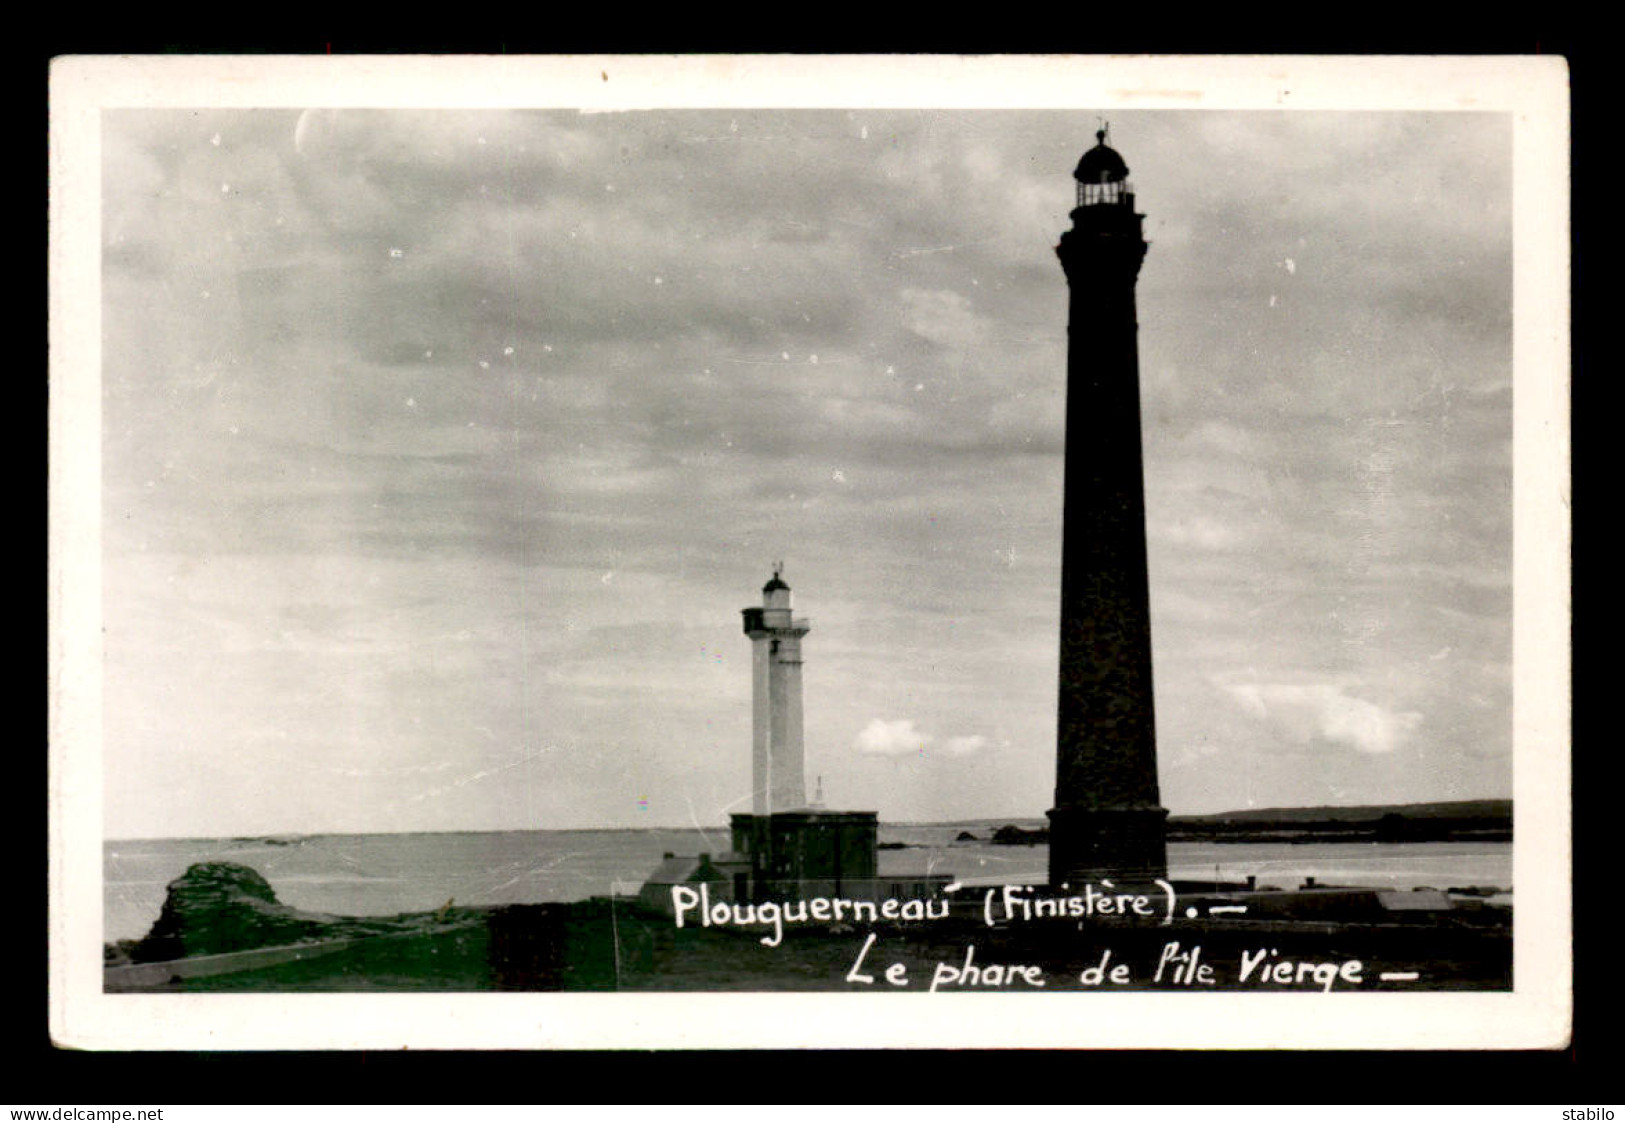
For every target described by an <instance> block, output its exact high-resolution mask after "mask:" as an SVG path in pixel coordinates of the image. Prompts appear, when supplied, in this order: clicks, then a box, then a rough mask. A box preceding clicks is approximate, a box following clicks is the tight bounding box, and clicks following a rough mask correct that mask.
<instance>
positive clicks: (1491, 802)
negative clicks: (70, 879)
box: [105, 799, 1512, 849]
mask: <svg viewBox="0 0 1625 1123" xmlns="http://www.w3.org/2000/svg"><path fill="white" fill-rule="evenodd" d="M880 825H881V830H882V833H884V832H885V830H886V829H887V828H895V829H903V830H906V829H910V828H924V827H960V828H963V829H965V830H967V831H968V832H970V833H971V834H973V835H975V836H976V837H977V838H978V839H979V840H983V841H989V842H999V841H1001V840H1000V839H997V838H995V837H994V836H995V835H996V834H997V833H998V832H999V831H1000V830H1002V829H1005V828H1009V831H1010V832H1012V833H1007V834H1006V836H1005V838H1006V840H1010V841H1017V842H1022V843H1025V842H1028V841H1031V842H1033V843H1038V842H1044V841H1046V840H1047V838H1048V825H1047V823H1046V822H1045V820H1044V819H1042V818H1039V817H1024V816H1010V817H988V818H978V819H941V820H930V821H924V822H910V821H904V820H883V821H882V822H881V824H880ZM688 829H691V828H690V827H688V826H679V827H670V826H667V827H490V828H478V827H459V828H449V829H440V830H406V831H312V832H310V833H308V834H300V833H295V832H273V833H266V834H254V835H233V836H214V835H196V836H192V835H187V836H179V837H173V838H117V839H112V838H110V839H107V840H105V841H107V842H110V843H113V842H117V843H134V842H221V841H230V842H234V843H239V844H243V845H260V846H297V845H298V844H300V843H301V842H304V841H307V840H314V839H320V838H345V837H350V836H362V835H382V834H399V835H485V834H528V833H531V832H533V831H549V832H553V833H558V834H568V833H571V832H582V833H588V832H590V833H593V834H608V833H616V834H647V833H657V832H668V831H681V830H688ZM704 829H706V830H715V831H718V832H722V833H726V831H727V828H726V827H725V826H722V825H716V826H711V827H706V828H704ZM1014 832H1019V834H1018V833H1014ZM1168 840H1169V841H1170V842H1361V841H1373V842H1511V841H1512V801H1511V800H1510V799H1464V800H1452V801H1445V802H1434V803H1378V804H1359V805H1354V806H1316V807H1266V808H1256V809H1248V810H1244V811H1219V812H1214V813H1210V814H1205V815H1170V816H1169V818H1168ZM902 845H908V844H902ZM898 846H899V844H897V843H895V842H893V843H891V844H890V845H889V848H893V849H895V848H898Z"/></svg>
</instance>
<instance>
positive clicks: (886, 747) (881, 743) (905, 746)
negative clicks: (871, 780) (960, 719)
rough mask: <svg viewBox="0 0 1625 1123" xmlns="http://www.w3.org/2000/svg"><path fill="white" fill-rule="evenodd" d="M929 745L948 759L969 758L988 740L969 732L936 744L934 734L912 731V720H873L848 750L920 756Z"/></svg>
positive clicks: (881, 754)
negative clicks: (935, 746)
mask: <svg viewBox="0 0 1625 1123" xmlns="http://www.w3.org/2000/svg"><path fill="white" fill-rule="evenodd" d="M932 745H937V746H938V747H939V748H940V749H941V751H942V752H944V753H946V754H948V755H949V756H970V755H972V754H974V753H979V752H981V751H982V750H983V749H985V748H987V746H988V739H987V738H986V737H984V736H982V735H981V734H980V733H972V734H968V735H964V736H959V737H945V738H942V739H941V740H940V741H939V739H938V738H937V736H936V735H935V734H933V733H927V732H926V731H925V730H923V729H916V728H914V720H913V719H912V718H898V719H897V720H895V721H887V720H885V719H884V718H878V717H877V718H875V719H874V720H873V721H871V722H870V723H869V724H868V725H866V726H865V727H864V729H863V732H861V733H859V734H858V736H857V740H855V741H854V742H853V744H852V747H853V748H855V749H857V751H858V752H860V753H868V754H870V755H871V756H907V755H909V754H910V753H920V754H922V755H923V754H924V752H925V750H926V749H927V748H929V747H931V746H932Z"/></svg>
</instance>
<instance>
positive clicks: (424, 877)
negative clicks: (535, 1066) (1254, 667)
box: [102, 823, 1512, 942]
mask: <svg viewBox="0 0 1625 1123" xmlns="http://www.w3.org/2000/svg"><path fill="white" fill-rule="evenodd" d="M1031 825H1037V824H1036V823H1035V824H1031ZM991 831H992V828H991V827H990V826H989V825H988V824H986V823H962V824H961V823H949V824H932V825H928V826H914V825H903V824H899V825H886V824H882V825H881V828H880V842H881V845H882V846H883V847H886V848H885V849H882V850H881V852H880V856H879V860H880V871H879V872H880V874H881V876H903V875H906V874H911V873H947V874H950V875H952V876H954V877H955V878H957V879H958V880H959V881H961V882H962V883H964V884H967V885H985V884H1006V883H1009V884H1036V885H1041V884H1043V882H1044V880H1045V878H1046V876H1047V872H1046V871H1047V866H1048V862H1049V852H1048V848H1047V847H1046V846H1044V845H1043V844H1038V845H1034V846H996V845H993V844H991V843H989V842H986V841H982V840H985V839H986V838H987V837H988V835H989V834H990V833H991ZM961 833H970V834H973V835H975V836H976V838H977V841H971V840H960V837H959V836H960V835H961ZM728 847H729V840H728V833H727V831H726V830H725V829H723V828H720V827H719V828H717V829H715V830H595V831H586V830H584V831H469V832H436V833H422V834H328V835H300V836H294V835H290V836H281V837H259V838H229V839H220V838H216V839H141V840H128V841H108V842H105V843H104V845H103V871H104V874H103V909H104V911H103V920H102V924H103V932H104V933H105V935H104V939H105V940H107V941H109V942H111V941H113V940H124V939H139V938H140V937H142V936H144V935H145V934H146V933H147V930H148V929H149V928H151V927H152V924H153V922H154V921H155V920H157V919H158V913H159V911H160V910H161V909H162V907H163V903H164V895H165V887H166V886H167V885H168V884H169V882H171V881H173V880H174V879H175V878H177V877H179V876H180V875H181V874H182V873H184V872H185V871H186V869H187V867H188V866H190V865H192V864H193V863H195V862H209V861H214V862H236V863H238V864H240V865H245V866H250V867H252V868H253V869H255V870H258V871H259V872H260V874H262V875H263V876H264V877H265V878H266V880H267V881H269V882H270V883H271V887H272V889H274V890H275V891H276V894H277V899H278V900H280V901H281V902H283V903H284V904H287V905H291V906H293V907H294V908H298V909H302V910H305V911H308V912H318V913H329V914H336V915H340V916H391V915H394V914H397V913H403V912H424V911H428V910H431V909H437V908H440V907H441V906H442V905H445V904H446V903H447V902H455V903H456V904H459V905H509V904H539V903H543V902H548V901H574V900H583V899H585V898H588V897H602V896H609V895H611V894H616V893H622V894H632V893H636V892H637V891H638V888H639V887H640V886H641V885H642V883H643V880H644V879H645V878H646V877H648V875H649V874H650V873H652V872H653V871H654V869H655V867H657V866H658V865H659V864H660V862H661V860H662V858H663V857H664V855H665V854H666V853H667V852H670V853H674V854H701V853H712V854H720V853H722V852H724V851H726V850H727V849H728ZM1168 867H1169V868H1168V873H1169V877H1170V879H1173V880H1179V881H1202V880H1207V879H1209V878H1211V879H1213V880H1217V881H1240V880H1243V879H1245V878H1246V877H1247V876H1248V875H1252V876H1255V877H1257V878H1258V884H1259V885H1261V886H1268V885H1274V886H1278V887H1280V888H1283V889H1285V888H1296V887H1297V886H1299V885H1301V884H1302V882H1303V879H1304V878H1306V877H1313V878H1315V879H1316V881H1317V882H1319V883H1320V884H1323V885H1327V884H1330V885H1372V886H1378V887H1383V888H1394V889H1412V888H1416V887H1418V886H1432V887H1434V888H1437V889H1447V888H1450V887H1453V886H1468V885H1472V886H1484V887H1494V888H1496V889H1499V890H1501V891H1502V892H1503V893H1504V894H1506V895H1508V896H1510V894H1511V890H1512V844H1511V843H1506V842H1415V843H1386V842H1383V843H1379V842H1330V843H1327V842H1320V843H1309V844H1288V843H1272V842H1255V843H1215V842H1171V843H1169V844H1168Z"/></svg>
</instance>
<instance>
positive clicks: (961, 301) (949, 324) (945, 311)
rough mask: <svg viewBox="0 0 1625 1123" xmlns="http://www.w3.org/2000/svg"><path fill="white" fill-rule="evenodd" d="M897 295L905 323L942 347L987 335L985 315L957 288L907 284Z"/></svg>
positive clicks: (961, 344)
mask: <svg viewBox="0 0 1625 1123" xmlns="http://www.w3.org/2000/svg"><path fill="white" fill-rule="evenodd" d="M897 295H898V296H899V297H900V298H901V299H902V301H903V304H904V306H905V309H906V311H905V312H904V315H903V326H904V327H906V328H908V330H909V331H911V332H913V333H914V334H915V335H918V336H919V337H920V338H922V339H926V340H929V341H930V342H932V343H935V344H936V345H937V346H939V347H969V346H972V345H973V344H977V343H981V342H982V341H983V340H985V339H986V338H987V337H988V334H989V331H990V327H989V324H988V321H987V320H986V318H985V317H983V316H981V315H979V314H977V312H976V310H975V309H974V308H972V307H971V302H970V301H969V300H968V299H967V298H966V297H964V296H961V295H960V294H959V293H957V292H950V291H947V290H936V289H931V290H927V289H915V288H906V289H903V290H902V291H901V292H899V293H898V294H897Z"/></svg>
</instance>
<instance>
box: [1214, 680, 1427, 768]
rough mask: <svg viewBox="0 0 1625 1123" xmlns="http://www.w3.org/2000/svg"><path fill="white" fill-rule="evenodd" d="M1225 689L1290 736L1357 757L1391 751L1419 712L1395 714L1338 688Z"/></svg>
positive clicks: (1271, 686)
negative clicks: (1317, 739) (1320, 742)
mask: <svg viewBox="0 0 1625 1123" xmlns="http://www.w3.org/2000/svg"><path fill="white" fill-rule="evenodd" d="M1225 689H1226V690H1227V691H1229V693H1230V696H1231V697H1232V698H1234V699H1235V700H1236V701H1237V702H1238V703H1240V705H1241V707H1242V708H1243V709H1244V710H1246V711H1247V712H1248V713H1250V714H1252V715H1253V716H1254V717H1257V718H1259V719H1261V720H1263V721H1267V722H1269V723H1271V724H1273V725H1277V726H1280V727H1282V728H1283V729H1284V730H1285V731H1286V732H1287V733H1289V734H1291V735H1293V736H1296V737H1300V738H1307V737H1313V736H1319V737H1322V738H1324V739H1326V740H1328V741H1335V742H1338V743H1340V744H1344V745H1348V746H1349V747H1351V748H1353V749H1357V750H1358V751H1360V752H1362V753H1373V754H1376V753H1391V752H1393V751H1394V750H1395V749H1397V748H1399V747H1400V745H1401V744H1402V743H1403V741H1404V739H1405V737H1406V736H1407V735H1408V734H1409V733H1411V732H1413V731H1414V730H1415V729H1416V728H1417V727H1418V726H1420V725H1421V723H1422V715H1421V714H1419V713H1413V712H1407V713H1395V712H1393V711H1390V710H1387V709H1384V708H1383V707H1382V706H1379V705H1377V704H1376V703H1374V702H1368V701H1366V700H1365V699H1363V698H1355V697H1353V696H1352V695H1349V694H1345V693H1344V692H1343V688H1342V687H1340V686H1334V685H1327V684H1319V685H1299V684H1293V683H1268V684H1255V683H1246V684H1239V685H1233V686H1227V687H1226V688H1225Z"/></svg>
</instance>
